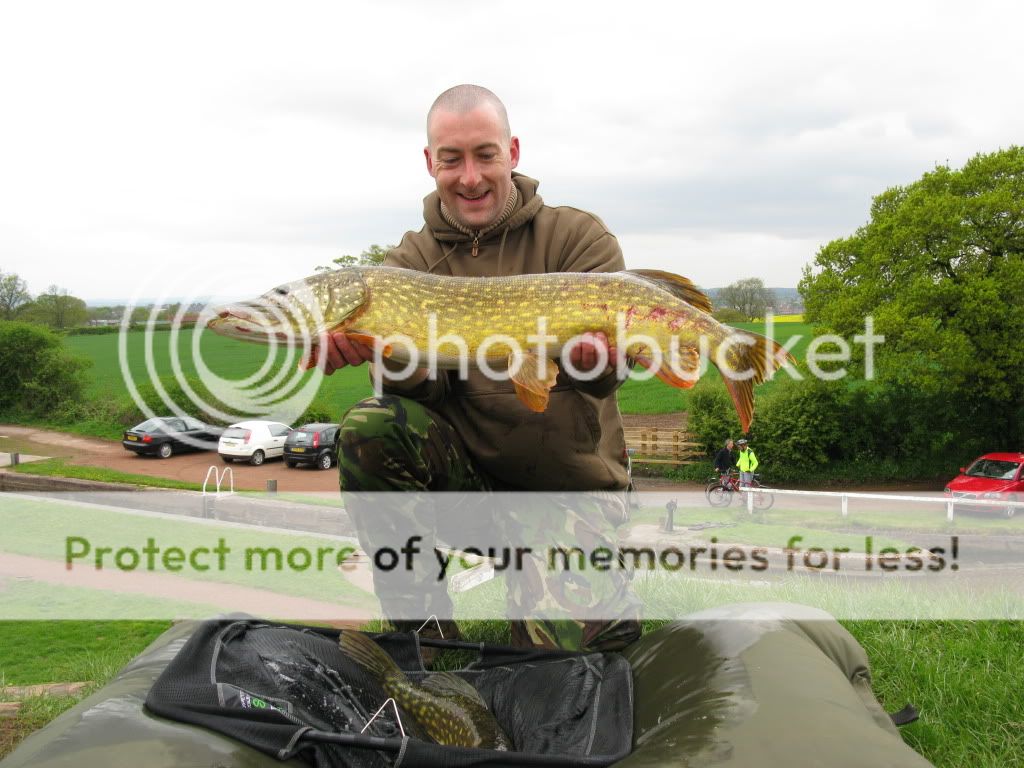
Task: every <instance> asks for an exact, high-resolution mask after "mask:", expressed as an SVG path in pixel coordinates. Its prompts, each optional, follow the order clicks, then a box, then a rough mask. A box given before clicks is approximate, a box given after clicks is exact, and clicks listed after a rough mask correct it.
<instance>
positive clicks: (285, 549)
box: [0, 498, 368, 617]
mask: <svg viewBox="0 0 1024 768" xmlns="http://www.w3.org/2000/svg"><path fill="white" fill-rule="evenodd" d="M0 528H2V530H4V531H5V532H6V533H5V535H4V538H3V541H2V543H0V548H2V551H5V552H10V553H13V554H18V555H25V556H31V557H38V558H43V559H46V560H56V561H59V562H65V561H66V557H67V554H68V552H69V548H71V550H73V551H77V552H84V551H85V548H86V546H88V547H89V549H88V553H87V554H86V555H85V556H84V557H80V558H75V559H74V561H73V563H74V565H75V566H80V567H83V568H86V569H91V568H94V567H95V563H96V557H97V553H98V551H99V549H100V547H109V548H110V551H109V552H107V553H104V554H103V555H102V559H101V563H102V565H103V567H105V568H108V569H114V568H117V565H116V561H115V553H116V552H117V551H119V550H122V549H125V550H130V553H129V554H126V555H125V556H124V559H123V560H122V561H121V562H122V564H124V565H126V566H128V565H131V560H130V558H131V557H133V556H134V555H132V554H131V553H137V554H138V557H139V560H138V564H137V565H136V566H135V567H134V568H133V569H132V570H133V571H134V572H139V573H145V572H152V573H158V574H164V575H167V576H174V577H177V578H180V579H182V590H183V594H187V590H188V585H189V583H190V582H191V581H193V580H194V581H203V582H209V581H216V582H224V583H230V584H238V585H241V586H245V587H250V588H255V589H264V590H268V591H272V592H276V593H278V594H283V595H295V596H297V597H307V598H311V599H317V600H325V601H330V602H334V603H341V604H346V605H354V606H360V605H365V604H367V599H368V598H367V596H366V594H365V593H364V592H362V591H361V590H359V589H357V588H355V587H353V586H352V585H351V584H349V582H348V581H346V580H345V579H343V578H342V577H341V576H340V574H338V572H337V570H336V568H335V557H336V555H337V552H338V550H340V549H341V548H342V547H343V546H346V542H342V541H339V540H335V539H329V538H326V537H322V538H318V537H316V536H315V535H314V534H294V535H293V534H283V533H280V532H275V533H270V532H264V531H260V530H258V529H250V528H245V527H241V526H230V525H219V524H215V523H210V522H208V521H199V520H194V519H191V518H187V517H178V516H162V515H139V514H132V513H130V512H128V511H114V510H107V509H96V508H88V507H82V506H75V505H73V504H61V503H50V502H41V501H33V500H29V499H17V498H8V499H5V501H4V505H3V507H2V508H0ZM150 541H152V544H153V545H154V546H155V547H157V548H158V551H157V552H156V554H155V555H154V557H153V568H152V569H150V568H149V563H148V562H147V560H148V556H147V555H145V554H144V551H145V549H146V547H147V545H148V544H149V542H150ZM221 541H223V544H224V546H225V547H227V550H226V553H225V555H224V557H223V568H221V565H220V562H219V558H218V557H217V556H216V555H215V554H213V550H214V548H215V547H217V546H218V544H219V542H221ZM172 548H177V549H179V550H181V551H182V552H184V553H186V554H191V553H194V552H199V553H200V554H199V555H197V557H198V559H197V561H196V562H198V563H199V564H200V565H201V566H204V565H205V566H207V567H208V570H203V571H200V570H196V569H194V568H192V567H190V566H189V565H187V562H186V563H185V564H184V565H183V567H181V568H180V569H179V570H173V571H172V570H170V569H168V567H167V566H166V564H165V562H164V561H163V557H164V553H167V552H168V551H169V550H171V549H172ZM204 548H205V550H208V551H205V552H203V551H202V550H204ZM257 549H262V550H268V551H269V550H272V549H277V550H279V551H280V552H281V553H282V560H281V568H280V569H278V568H277V567H276V563H275V562H274V559H275V558H273V557H270V558H268V559H267V561H266V562H267V563H268V567H267V568H266V569H264V568H263V561H262V558H261V557H260V556H259V555H258V554H257V555H255V556H254V557H252V558H251V559H250V558H249V553H250V552H256V550H257ZM321 549H325V550H326V549H329V550H330V552H328V553H325V556H324V558H323V560H322V563H321V564H319V565H322V566H323V567H319V565H318V564H317V562H316V559H315V558H316V555H317V553H318V551H319V550H321ZM289 553H295V555H294V557H293V560H292V563H293V564H294V566H293V567H289V565H288V560H287V555H288V554H289ZM307 554H308V555H309V556H310V557H311V558H312V564H311V565H310V566H309V567H308V568H302V566H303V564H304V562H305V557H306V555H307ZM171 565H172V567H173V566H174V565H175V564H174V562H173V561H172V562H171ZM66 589H72V588H71V587H62V588H59V589H58V588H57V587H51V591H52V592H53V593H54V594H57V593H59V592H60V591H61V590H66ZM100 595H101V596H102V593H100ZM140 600H145V601H146V602H144V603H143V604H142V607H141V608H140V609H139V610H142V611H143V615H144V616H146V617H152V616H154V615H164V616H167V615H172V616H180V615H191V616H194V615H202V614H203V613H208V612H209V610H208V609H207V608H206V607H205V606H199V608H198V610H188V611H186V612H185V613H182V611H183V610H184V609H185V608H187V607H188V606H187V605H185V604H183V605H182V606H180V607H178V608H174V607H173V606H171V607H170V608H171V609H173V610H174V612H173V613H163V614H160V613H159V610H161V609H168V606H166V605H164V603H162V602H160V601H154V600H152V599H148V598H140ZM113 602H114V601H112V600H111V599H110V597H109V593H108V597H107V600H106V603H107V604H112V603H113ZM4 606H5V610H6V611H7V614H6V615H11V614H10V609H9V608H8V607H7V606H8V596H5V598H4ZM29 607H30V608H32V609H33V610H34V611H38V610H40V607H39V606H34V605H33V604H31V603H29ZM69 608H70V610H72V611H73V613H74V615H77V616H82V615H90V614H89V612H90V611H94V612H95V611H97V610H100V609H104V615H105V613H106V611H107V610H111V609H110V608H109V606H105V605H104V604H103V603H102V601H101V604H100V605H98V606H97V605H94V604H92V603H86V604H84V605H76V604H74V603H72V604H71V605H70V606H69ZM119 609H120V610H125V611H128V610H135V609H137V604H136V603H133V602H131V601H130V600H129V598H128V597H127V596H123V595H119V596H118V598H117V601H116V607H115V608H114V609H113V610H119ZM155 612H156V613H155ZM28 615H36V614H35V613H31V612H30V613H29V614H28ZM64 615H67V613H65V614H64ZM91 615H95V613H93V614H91Z"/></svg>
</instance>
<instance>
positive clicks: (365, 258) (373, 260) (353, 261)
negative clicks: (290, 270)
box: [316, 243, 395, 272]
mask: <svg viewBox="0 0 1024 768" xmlns="http://www.w3.org/2000/svg"><path fill="white" fill-rule="evenodd" d="M394 247H395V246H393V245H386V246H384V247H381V246H379V245H377V244H376V243H374V244H373V245H371V246H370V247H369V248H367V249H366V250H365V251H363V252H362V253H360V254H359V255H358V256H351V255H348V254H346V255H345V256H339V257H338V258H336V259H334V260H333V261H332V265H333V266H327V267H317V268H316V269H317V272H324V271H327V270H331V269H344V268H345V267H377V266H380V265H381V264H383V263H384V257H385V256H387V255H388V251H390V250H391V249H392V248H394Z"/></svg>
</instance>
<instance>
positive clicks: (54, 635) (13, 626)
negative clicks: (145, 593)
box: [0, 621, 171, 685]
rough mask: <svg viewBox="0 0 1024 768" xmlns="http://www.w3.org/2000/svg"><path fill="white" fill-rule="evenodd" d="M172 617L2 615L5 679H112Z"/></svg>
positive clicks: (0, 655) (0, 664) (0, 656)
mask: <svg viewBox="0 0 1024 768" xmlns="http://www.w3.org/2000/svg"><path fill="white" fill-rule="evenodd" d="M170 626H171V622H169V621H51V622H38V621H0V680H3V682H4V684H5V685H34V684H36V683H57V682H80V681H89V680H98V679H106V678H107V677H109V676H110V674H111V673H112V672H116V671H117V670H119V669H120V668H121V667H123V666H124V665H125V664H126V663H127V662H128V661H129V660H130V659H131V658H132V656H134V655H135V654H136V653H138V651H139V650H141V649H142V648H144V647H146V646H147V645H149V643H151V642H152V641H153V640H154V639H156V637H157V636H158V635H159V634H160V633H162V632H164V631H165V630H166V629H167V628H168V627H170Z"/></svg>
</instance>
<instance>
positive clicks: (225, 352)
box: [66, 322, 812, 416]
mask: <svg viewBox="0 0 1024 768" xmlns="http://www.w3.org/2000/svg"><path fill="white" fill-rule="evenodd" d="M736 327H738V328H742V329H744V330H750V331H754V332H755V333H763V332H764V323H739V324H737V326H736ZM811 334H812V328H811V326H810V325H807V324H805V323H798V322H787V323H782V324H780V325H778V326H776V328H775V338H776V340H777V341H779V342H780V343H786V342H787V341H788V340H789V339H790V338H791V337H793V336H799V337H800V340H799V341H798V342H797V343H796V344H795V345H794V346H793V348H792V349H793V352H794V354H795V355H796V357H797V358H798V359H802V358H803V356H804V354H805V353H806V350H807V345H808V343H809V341H810V338H811ZM172 335H173V334H172V333H171V332H170V331H155V332H154V333H152V334H151V335H150V336H149V339H151V343H150V345H149V349H148V350H147V344H146V339H147V336H146V334H145V333H143V332H141V331H133V332H131V333H128V334H127V335H126V339H125V355H124V357H125V360H126V362H127V365H128V371H129V374H130V376H131V378H132V380H133V381H134V382H136V383H137V384H140V383H142V382H146V381H149V380H150V379H151V377H152V375H155V376H171V375H174V374H175V372H176V367H177V370H178V371H180V372H181V373H182V374H184V375H196V374H199V373H200V368H201V367H202V366H205V367H207V368H208V369H209V371H210V372H212V373H213V374H215V375H217V376H221V377H224V378H226V379H232V380H242V379H245V378H247V377H250V376H253V375H254V374H256V373H257V372H259V371H260V369H261V367H262V366H264V364H265V363H267V355H268V353H269V351H270V350H269V348H268V347H265V346H262V345H259V344H246V343H244V342H239V341H236V340H233V339H228V338H224V337H222V336H217V335H216V334H213V333H206V332H203V333H200V334H199V337H198V343H195V342H196V339H195V336H194V332H193V331H192V330H191V329H189V330H183V331H181V332H180V333H178V334H177V335H176V339H175V343H173V344H172ZM66 343H67V345H68V347H69V348H70V349H71V350H72V351H73V352H75V353H77V354H79V355H81V356H83V357H85V358H87V359H89V360H90V361H92V366H91V368H90V369H89V372H88V376H89V380H90V386H89V390H88V394H89V395H90V396H92V397H102V398H122V397H127V396H128V394H129V393H128V387H127V385H126V383H125V380H124V376H123V374H122V366H121V363H120V356H119V352H118V345H119V337H118V335H117V334H109V335H97V336H70V337H68V338H67V340H66ZM194 346H195V349H193V347H194ZM147 351H148V356H149V363H148V364H147ZM197 353H198V354H197ZM297 362H298V360H297V357H294V356H293V357H292V358H291V359H290V361H289V354H288V350H283V349H278V350H276V352H275V354H274V357H273V359H272V361H271V362H270V364H269V365H267V373H266V375H265V377H264V378H266V379H269V378H270V377H272V376H274V375H276V374H277V373H278V372H279V371H282V370H286V371H287V372H288V373H290V372H291V371H292V370H293V369H294V367H295V365H296V364H297ZM150 370H151V371H152V374H151V373H150ZM295 375H296V376H297V377H298V378H297V381H296V382H291V383H292V384H295V383H298V384H301V383H304V382H305V381H306V380H308V377H310V376H313V375H314V374H313V373H311V372H306V373H302V374H295ZM705 375H706V376H709V377H711V378H718V377H719V374H718V372H717V370H715V368H714V366H709V370H708V372H707V373H706V374H705ZM283 378H287V376H285V377H283ZM788 378H789V377H788V376H787V374H785V373H781V374H779V375H778V376H777V377H776V380H775V381H772V382H769V383H768V384H765V385H764V386H763V387H760V388H759V389H758V392H760V393H763V392H766V391H768V390H770V389H771V388H774V387H777V386H785V381H786V380H788ZM370 393H371V386H370V382H369V378H368V373H367V369H366V368H364V367H360V368H355V369H343V370H340V371H337V372H335V373H334V374H333V375H331V376H326V377H324V378H323V380H322V382H321V384H320V387H319V390H318V392H317V396H316V401H317V402H319V403H321V404H323V405H325V406H328V407H329V408H330V409H331V410H332V411H335V412H336V413H337V414H338V415H339V416H340V415H341V413H343V412H344V411H345V410H346V409H347V408H348V407H349V406H350V405H352V404H353V403H355V402H357V401H358V400H360V399H362V398H364V397H366V396H368V395H369V394H370ZM619 405H620V408H621V409H622V412H623V413H650V414H654V413H672V412H675V411H682V410H686V405H687V393H686V391H685V390H678V389H674V388H672V387H668V386H666V385H665V384H663V383H661V382H660V381H658V380H657V379H650V380H648V381H627V382H626V384H625V385H624V386H623V387H622V389H621V390H620V392H619Z"/></svg>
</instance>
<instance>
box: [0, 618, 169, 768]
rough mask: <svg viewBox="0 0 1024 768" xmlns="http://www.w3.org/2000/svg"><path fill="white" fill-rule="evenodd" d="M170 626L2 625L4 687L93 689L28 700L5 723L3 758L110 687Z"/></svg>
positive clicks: (0, 681) (0, 678)
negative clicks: (61, 684)
mask: <svg viewBox="0 0 1024 768" xmlns="http://www.w3.org/2000/svg"><path fill="white" fill-rule="evenodd" d="M170 625H171V623H170V622H169V621H145V622H143V621H47V622H42V621H0V686H7V685H35V684H38V683H57V682H89V683H90V685H89V686H87V687H86V688H85V689H84V690H83V691H82V692H81V693H80V694H78V695H74V696H30V697H28V698H25V699H24V700H23V701H22V705H21V708H20V709H19V710H18V715H17V717H15V718H13V719H11V720H6V721H5V720H0V758H2V757H3V756H4V755H6V754H7V753H8V752H10V751H11V750H12V749H13V748H14V747H15V746H16V745H17V743H18V742H20V741H21V740H22V739H23V738H25V737H26V736H28V735H29V734H30V733H32V732H33V731H35V730H36V729H38V728H42V727H43V726H44V725H46V724H47V723H48V722H50V721H51V720H53V719H54V718H55V717H57V716H58V715H60V714H61V713H62V712H64V711H65V710H68V709H70V708H71V707H73V706H74V705H75V704H77V703H78V702H79V701H81V699H83V698H85V697H86V696H88V695H89V694H91V693H92V692H93V691H95V690H97V689H98V688H100V687H101V686H103V685H105V684H106V683H107V681H109V680H110V679H111V678H113V676H114V675H116V674H117V672H118V671H119V670H120V669H121V668H122V667H124V665H125V664H127V663H128V662H129V661H130V660H131V659H132V657H133V656H135V655H136V654H138V653H139V652H140V651H141V650H142V649H143V648H145V647H146V646H147V645H149V644H150V643H151V642H152V641H153V640H154V639H156V637H157V636H159V635H160V634H161V633H162V632H164V631H166V630H167V628H168V627H170ZM3 698H4V697H3V696H0V700H3ZM8 698H10V697H8Z"/></svg>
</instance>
